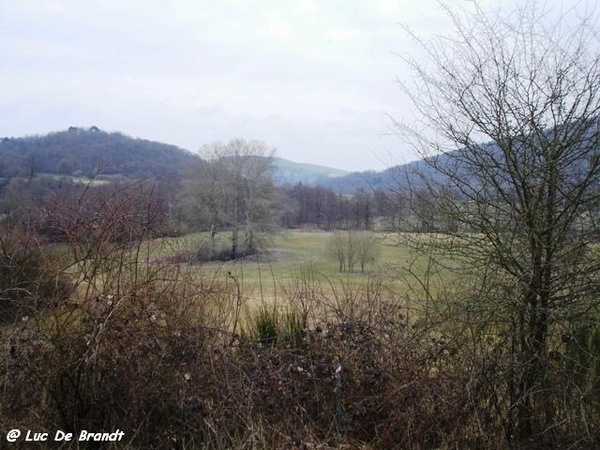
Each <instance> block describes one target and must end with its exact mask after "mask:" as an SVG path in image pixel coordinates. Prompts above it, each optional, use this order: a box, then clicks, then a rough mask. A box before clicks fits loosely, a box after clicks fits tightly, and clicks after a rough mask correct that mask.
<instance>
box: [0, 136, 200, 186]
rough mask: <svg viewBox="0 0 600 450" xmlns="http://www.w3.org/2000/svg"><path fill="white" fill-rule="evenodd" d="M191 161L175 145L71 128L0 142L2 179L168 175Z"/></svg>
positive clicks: (0, 175)
mask: <svg viewBox="0 0 600 450" xmlns="http://www.w3.org/2000/svg"><path fill="white" fill-rule="evenodd" d="M193 158H195V156H194V155H192V154H191V153H190V152H188V151H186V150H183V149H181V148H179V147H176V146H174V145H168V144H162V143H160V142H153V141H148V140H145V139H135V138H132V137H129V136H126V135H124V134H121V133H107V132H105V131H102V130H100V129H98V128H97V127H91V128H75V127H70V128H69V129H68V130H67V131H59V132H55V133H50V134H47V135H44V136H27V137H21V138H3V139H2V140H0V177H14V176H33V175H35V174H38V173H51V174H60V175H73V176H84V175H87V176H89V175H93V174H96V173H98V172H100V173H101V174H104V175H122V176H126V177H129V178H148V177H154V176H172V175H178V174H180V173H181V170H182V167H184V165H185V164H187V163H189V162H190V161H191V160H192V159H193Z"/></svg>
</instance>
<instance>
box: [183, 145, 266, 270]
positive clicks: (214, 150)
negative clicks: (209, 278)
mask: <svg viewBox="0 0 600 450" xmlns="http://www.w3.org/2000/svg"><path fill="white" fill-rule="evenodd" d="M203 156H204V159H203V160H198V161H197V162H196V163H195V164H194V165H192V166H190V167H189V168H188V170H187V177H188V180H187V182H186V185H185V188H184V195H183V200H184V203H185V205H186V208H187V210H188V212H190V213H191V214H192V215H193V216H194V217H195V220H196V221H197V222H198V224H199V225H200V227H201V228H202V229H206V230H208V231H209V232H210V235H209V238H208V240H207V241H205V242H204V243H203V245H202V247H201V249H200V253H202V255H199V256H200V257H201V259H213V258H214V257H215V256H216V257H224V256H225V255H217V254H216V253H219V252H216V250H215V236H216V233H217V231H218V230H223V229H226V230H229V231H230V232H231V247H230V250H229V251H228V252H227V257H228V258H231V259H236V258H238V257H239V256H244V255H248V254H253V253H255V252H256V251H257V250H258V242H257V238H256V234H255V232H256V231H257V230H263V229H265V228H266V227H267V226H268V225H269V224H270V222H271V219H270V216H271V214H270V212H271V200H272V198H273V193H274V187H273V181H272V166H271V156H272V151H271V150H270V149H268V147H267V146H266V145H265V144H264V143H262V142H258V141H245V140H242V139H234V140H232V141H230V142H229V143H227V144H221V143H213V144H208V145H206V146H204V148H203ZM240 232H241V233H242V234H243V241H242V242H240Z"/></svg>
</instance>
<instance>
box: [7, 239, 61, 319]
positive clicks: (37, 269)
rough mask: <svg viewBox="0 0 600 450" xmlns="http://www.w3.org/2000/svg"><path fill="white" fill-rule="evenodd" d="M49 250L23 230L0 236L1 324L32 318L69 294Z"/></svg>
mask: <svg viewBox="0 0 600 450" xmlns="http://www.w3.org/2000/svg"><path fill="white" fill-rule="evenodd" d="M55 265H56V261H53V258H52V252H51V251H50V249H49V247H46V248H44V246H43V245H42V243H41V242H40V241H38V240H37V239H36V238H35V237H34V236H33V235H32V234H30V233H28V232H26V231H21V232H19V231H17V230H15V229H11V230H9V229H5V230H3V232H2V235H1V236H0V323H6V322H11V321H14V320H15V319H16V318H21V317H28V316H32V315H34V314H35V313H36V312H37V311H39V310H43V309H45V308H47V307H49V306H52V305H56V304H57V303H58V302H59V301H60V300H62V299H64V298H65V297H66V295H67V294H68V291H69V284H68V282H67V281H66V277H65V276H63V275H61V274H59V271H58V269H57V268H56V267H54V266H55Z"/></svg>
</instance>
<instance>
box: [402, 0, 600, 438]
mask: <svg viewBox="0 0 600 450" xmlns="http://www.w3.org/2000/svg"><path fill="white" fill-rule="evenodd" d="M448 13H449V15H450V17H451V18H452V19H453V21H454V25H455V32H454V33H453V34H452V35H451V36H449V37H447V38H437V39H434V40H432V41H430V42H424V41H421V40H418V42H419V44H420V46H421V49H422V50H423V52H424V54H425V55H426V59H425V61H423V60H416V59H411V58H406V61H407V62H408V63H409V65H410V66H411V68H412V69H413V72H414V75H415V77H414V85H410V86H409V85H408V84H403V87H404V89H405V91H406V92H407V93H408V94H409V95H410V97H411V98H412V101H413V103H414V105H415V107H416V111H417V112H418V115H419V119H418V120H419V127H418V129H417V127H411V126H407V125H405V124H401V123H398V126H399V128H400V131H401V134H402V135H403V136H405V137H406V138H407V139H408V141H409V142H410V143H411V144H412V145H414V146H417V147H418V148H419V149H420V150H421V151H422V155H423V156H424V157H425V161H426V162H427V164H428V165H429V166H430V168H431V169H432V170H430V171H429V174H430V175H432V176H431V177H429V179H427V180H425V182H424V183H422V184H421V185H426V186H427V187H428V191H429V192H430V194H431V196H432V197H431V199H430V200H428V202H429V205H430V206H431V208H427V209H426V210H427V212H431V211H435V212H436V214H437V215H438V217H439V218H440V222H443V223H446V224H447V223H451V224H452V226H451V227H445V228H444V229H443V230H440V229H437V230H433V229H432V230H433V231H443V232H444V233H443V234H437V235H434V236H431V239H429V240H424V239H420V240H419V245H421V246H422V247H421V248H423V245H424V244H426V245H425V246H426V247H427V249H428V250H430V251H433V252H434V254H435V255H437V257H439V258H440V259H443V258H445V257H452V258H453V259H454V261H455V262H456V261H457V260H459V261H460V262H461V264H460V270H461V272H460V273H461V275H462V276H463V277H465V279H466V277H469V279H470V280H477V281H478V283H479V284H478V286H479V293H477V289H474V290H473V291H472V292H471V293H470V294H469V295H465V300H464V301H463V302H462V307H461V311H462V312H463V315H464V316H465V317H468V319H467V325H468V326H469V327H470V329H471V331H472V332H474V333H476V334H474V336H479V337H483V336H490V333H493V336H494V343H495V345H497V348H498V349H502V351H503V352H504V354H508V355H509V356H508V357H507V360H508V363H507V364H508V368H507V369H506V370H505V371H504V372H502V373H503V375H502V376H501V377H500V376H499V378H498V380H499V381H498V383H497V384H496V385H495V388H496V389H497V391H496V392H495V395H497V397H496V402H497V403H499V404H503V405H504V408H503V409H500V410H501V411H502V414H503V417H501V418H499V419H498V420H499V421H502V423H504V424H505V431H506V436H507V438H508V439H510V440H512V439H518V440H520V439H526V438H529V437H531V436H533V435H534V434H535V433H536V432H537V433H543V432H548V430H552V431H553V432H554V431H556V430H557V429H558V428H559V427H560V426H563V427H569V426H571V427H573V429H575V428H577V427H580V424H581V423H583V421H584V419H585V414H586V410H585V405H586V403H585V396H586V395H587V394H586V393H589V392H590V389H589V385H583V384H582V383H583V382H581V383H579V384H578V383H576V382H575V377H574V376H573V373H574V372H573V371H575V370H579V369H580V368H581V367H577V368H576V366H577V364H576V363H575V361H567V360H566V359H564V358H566V357H567V356H566V355H567V354H568V351H567V350H568V346H569V345H570V344H573V343H574V342H578V341H577V339H578V338H577V336H578V333H580V332H581V330H582V329H588V328H586V327H588V326H589V323H591V321H593V320H595V319H594V314H597V312H596V313H593V311H594V310H596V311H597V309H596V308H597V307H598V303H597V300H596V298H597V292H598V288H599V287H600V284H599V283H598V281H599V280H600V264H598V258H597V256H595V254H596V252H597V250H596V245H597V241H598V228H597V218H598V213H599V212H600V190H599V189H598V188H599V181H600V116H599V113H600V53H599V51H598V28H597V21H596V19H597V17H596V15H589V14H588V15H578V11H577V10H575V9H573V10H570V11H569V12H568V13H565V14H563V15H561V17H559V18H558V19H556V18H555V17H554V16H553V13H554V12H553V11H547V10H540V9H539V8H538V7H537V5H536V4H535V2H528V3H527V4H526V6H524V7H522V8H520V9H517V10H515V11H512V12H511V13H508V14H507V13H506V12H504V13H503V15H502V16H500V14H494V13H489V12H486V11H483V10H482V9H481V8H479V7H478V6H477V5H475V9H474V10H473V11H472V12H469V11H466V10H463V11H462V12H460V13H453V12H452V11H450V10H448ZM423 125H424V126H423ZM422 130H425V132H423V131H422ZM416 214H418V211H417V212H416ZM424 219H425V218H424ZM424 223H425V222H424ZM426 223H428V224H429V225H431V224H432V222H431V221H430V220H427V221H426ZM435 223H436V222H433V224H434V225H435ZM434 228H435V227H434ZM454 267H456V264H454ZM465 284H466V283H465ZM482 293H483V294H482ZM476 325H477V327H476ZM596 327H597V325H596ZM561 337H562V338H561ZM486 342H487V340H486ZM482 347H483V348H484V350H489V348H487V347H485V346H484V345H482ZM596 351H597V350H596ZM588 357H591V358H596V361H597V354H596V356H593V355H592V354H588ZM557 358H558V359H557ZM561 358H562V359H561ZM557 361H560V362H561V363H560V364H559V363H558V362H557ZM559 372H560V374H559ZM561 376H562V377H563V378H562V379H565V377H566V379H567V380H568V381H567V382H566V384H567V385H569V388H568V389H569V391H568V392H569V394H568V395H573V396H577V398H578V399H579V400H580V402H579V406H578V407H575V406H572V407H571V409H569V407H568V405H565V401H564V398H567V397H568V395H567V394H566V392H557V384H558V381H557V380H559V379H560V378H561ZM501 383H503V386H504V388H503V389H502V390H501V389H500V388H499V387H498V386H499V385H500V384H501ZM565 389H567V388H565ZM497 407H498V408H500V407H499V406H497ZM579 407H581V409H578V408H579ZM597 413H598V411H597V410H595V414H597ZM561 420H562V421H564V422H562V424H563V425H560V426H559V425H558V424H560V423H561ZM578 420H579V422H577V421H578ZM564 424H566V425H564ZM595 431H596V432H597V431H598V430H597V429H596V430H595Z"/></svg>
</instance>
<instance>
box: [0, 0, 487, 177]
mask: <svg viewBox="0 0 600 450" xmlns="http://www.w3.org/2000/svg"><path fill="white" fill-rule="evenodd" d="M490 2H491V0H490ZM484 3H485V2H484ZM491 3H493V2H491ZM456 4H460V7H466V8H468V7H469V4H470V2H469V1H468V0H456ZM451 27H452V23H451V21H450V19H449V17H448V15H447V14H446V13H445V12H444V11H443V9H442V8H440V6H439V5H438V2H437V1H434V0H418V1H417V0H398V1H393V0H368V1H365V0H340V1H334V0H332V1H329V0H320V1H318V0H312V1H311V0H299V1H286V0H273V1H262V0H254V1H242V0H217V1H211V0H196V1H192V0H169V1H162V0H117V1H113V0H103V1H88V0H56V1H52V0H35V1H34V0H18V1H17V0H0V117H1V120H0V137H1V136H10V137H18V136H24V135H34V134H45V133H48V132H52V131H60V130H65V129H67V128H68V127H69V126H80V127H90V126H92V125H95V126H97V127H99V128H100V129H102V130H105V131H111V132H112V131H119V132H122V133H124V134H127V135H129V136H132V137H139V138H143V139H150V140H156V141H160V142H165V143H169V144H175V145H178V146H180V147H182V148H185V149H188V150H191V151H198V150H199V149H200V148H201V147H202V145H203V144H207V143H211V142H215V141H221V142H226V141H228V140H230V139H233V138H243V139H248V140H250V139H257V140H261V141H264V142H265V143H266V144H267V145H268V146H269V147H272V148H275V149H276V152H277V156H280V157H283V158H287V159H290V160H293V161H297V162H304V163H313V164H320V165H325V166H331V167H336V168H341V169H345V170H352V171H355V170H382V169H384V168H385V167H389V166H391V165H393V164H400V163H404V162H408V161H411V160H414V159H416V158H417V155H416V154H415V152H413V151H411V149H410V148H406V144H405V143H404V142H403V140H402V139H400V138H399V137H398V136H396V135H395V133H394V129H393V126H392V118H393V119H395V120H403V118H405V117H407V116H408V117H410V114H411V105H410V101H409V99H408V98H407V97H406V96H405V95H404V94H403V93H402V90H401V89H400V87H399V86H398V84H397V82H396V80H397V78H398V77H400V78H402V77H405V76H406V74H407V70H408V68H407V67H406V64H405V63H404V62H403V59H402V57H401V56H400V55H407V54H417V56H418V46H417V45H416V43H415V41H414V39H413V38H411V37H410V36H409V33H408V32H407V30H406V28H408V29H410V30H411V31H412V32H414V33H416V34H417V35H419V36H425V37H427V36H430V35H434V34H443V33H444V32H445V31H446V30H449V29H451Z"/></svg>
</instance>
